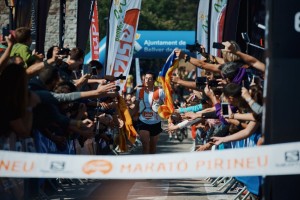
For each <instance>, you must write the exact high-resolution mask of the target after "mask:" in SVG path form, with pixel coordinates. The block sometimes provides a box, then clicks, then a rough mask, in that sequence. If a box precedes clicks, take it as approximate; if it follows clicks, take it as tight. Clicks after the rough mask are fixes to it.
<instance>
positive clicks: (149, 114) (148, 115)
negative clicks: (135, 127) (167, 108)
mask: <svg viewBox="0 0 300 200" xmlns="http://www.w3.org/2000/svg"><path fill="white" fill-rule="evenodd" d="M142 115H143V117H144V118H145V119H151V118H152V117H153V115H154V113H153V111H144V112H143V114H142Z"/></svg>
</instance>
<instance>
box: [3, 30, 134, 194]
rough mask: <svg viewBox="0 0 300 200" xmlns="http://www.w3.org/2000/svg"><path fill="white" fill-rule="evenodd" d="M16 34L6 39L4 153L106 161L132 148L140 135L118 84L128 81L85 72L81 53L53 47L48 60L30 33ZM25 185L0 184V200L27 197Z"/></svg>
mask: <svg viewBox="0 0 300 200" xmlns="http://www.w3.org/2000/svg"><path fill="white" fill-rule="evenodd" d="M14 33H15V34H14V35H9V36H6V37H5V42H6V46H7V47H6V49H5V51H4V52H3V53H2V55H1V58H0V91H1V98H0V113H1V115H0V116H1V117H0V118H1V124H0V150H9V151H26V152H38V153H55V154H90V155H95V154H96V155H103V154H117V151H119V152H122V151H127V147H128V145H134V142H135V138H136V132H135V130H134V129H131V126H132V122H130V120H129V118H128V116H129V111H128V109H127V106H126V105H127V104H126V102H125V100H123V98H122V95H120V94H119V92H118V89H119V88H118V87H117V86H116V84H115V81H116V80H117V79H120V78H121V79H122V78H124V77H113V76H103V77H101V70H102V64H101V63H100V62H99V61H96V60H93V61H91V62H89V63H88V65H87V66H86V69H87V70H83V60H84V51H83V50H81V49H79V48H77V47H74V48H72V49H67V48H59V47H58V46H53V47H51V48H50V49H49V50H48V51H47V54H46V58H44V55H43V54H40V53H38V52H32V51H31V50H30V48H29V47H30V44H31V31H30V29H29V28H26V27H20V28H18V29H16V30H15V31H14ZM83 71H85V73H82V72H83ZM127 103H128V102H127ZM129 107H130V106H129ZM132 127H133V126H132ZM128 132H129V133H128ZM127 143H128V145H127ZM47 182H48V180H43V181H39V183H38V184H37V185H34V184H33V185H32V187H33V188H37V189H36V191H37V192H30V194H29V196H28V194H27V196H26V198H34V196H35V195H39V192H38V191H40V190H43V189H45V190H46V188H47ZM24 184H25V182H24V180H23V179H11V178H1V179H0V196H1V199H19V197H21V196H22V195H23V197H24V195H25V193H26V191H25V192H24V191H23V190H22V191H23V192H22V191H19V190H20V188H24V187H23V186H24ZM16 190H18V191H17V192H16ZM16 195H17V196H16Z"/></svg>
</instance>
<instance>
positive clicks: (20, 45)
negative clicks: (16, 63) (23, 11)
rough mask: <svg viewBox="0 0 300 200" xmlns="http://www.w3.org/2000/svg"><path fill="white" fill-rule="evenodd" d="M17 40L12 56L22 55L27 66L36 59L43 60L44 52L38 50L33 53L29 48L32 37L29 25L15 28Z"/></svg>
mask: <svg viewBox="0 0 300 200" xmlns="http://www.w3.org/2000/svg"><path fill="white" fill-rule="evenodd" d="M15 40H16V44H14V46H13V48H12V50H11V52H10V56H20V57H21V58H22V59H23V61H24V62H25V67H26V68H27V67H29V66H30V65H32V64H34V63H35V62H36V61H42V59H43V58H44V56H43V54H38V53H37V52H34V53H32V51H31V50H30V49H29V47H30V45H31V42H32V39H31V30H30V28H27V27H20V28H17V29H16V30H15Z"/></svg>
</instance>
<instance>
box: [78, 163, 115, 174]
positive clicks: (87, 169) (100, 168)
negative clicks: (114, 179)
mask: <svg viewBox="0 0 300 200" xmlns="http://www.w3.org/2000/svg"><path fill="white" fill-rule="evenodd" d="M112 169H113V165H112V163H111V162H109V161H107V160H91V161H89V162H87V163H85V164H84V165H83V167H82V171H83V173H85V174H88V175H91V174H94V173H96V172H101V173H102V174H108V173H109V172H111V171H112Z"/></svg>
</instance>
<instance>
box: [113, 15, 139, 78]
mask: <svg viewBox="0 0 300 200" xmlns="http://www.w3.org/2000/svg"><path fill="white" fill-rule="evenodd" d="M138 17H139V10H138V9H131V10H128V11H127V12H126V16H125V19H124V26H123V30H122V31H121V30H118V31H117V35H116V41H119V42H120V45H119V48H118V50H117V54H116V59H115V63H114V67H113V74H114V76H118V75H120V74H123V73H124V72H125V71H127V68H128V67H130V66H128V64H129V62H130V60H131V58H132V53H133V52H132V50H133V42H134V39H135V38H134V37H135V30H136V25H137V19H138Z"/></svg>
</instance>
